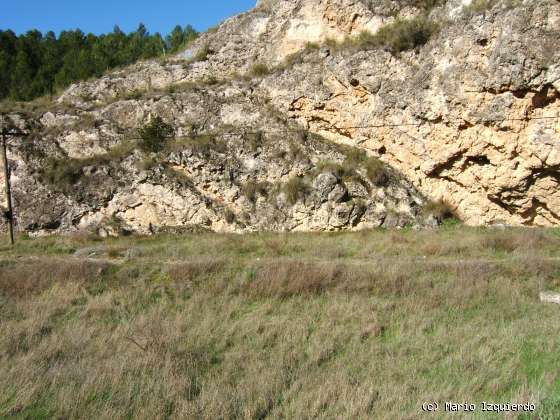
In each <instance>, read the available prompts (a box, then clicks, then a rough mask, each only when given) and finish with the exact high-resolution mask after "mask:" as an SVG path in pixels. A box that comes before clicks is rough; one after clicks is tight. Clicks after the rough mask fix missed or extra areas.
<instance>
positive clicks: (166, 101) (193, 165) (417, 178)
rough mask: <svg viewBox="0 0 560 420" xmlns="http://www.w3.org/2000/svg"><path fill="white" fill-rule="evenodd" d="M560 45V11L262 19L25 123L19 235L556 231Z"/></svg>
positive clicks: (431, 6) (485, 7)
mask: <svg viewBox="0 0 560 420" xmlns="http://www.w3.org/2000/svg"><path fill="white" fill-rule="evenodd" d="M559 46H560V3H559V2H558V1H553V0H534V1H524V2H523V1H514V0H503V1H499V0H476V1H474V2H469V1H462V2H461V1H455V0H450V1H447V2H445V1H437V0H393V1H391V0H379V1H372V0H339V1H333V0H267V1H265V0H263V1H260V2H259V3H258V4H257V7H256V8H255V9H254V10H252V11H250V12H248V13H245V14H242V15H239V16H235V17H233V18H231V19H229V20H227V21H225V22H224V23H222V24H221V25H220V26H219V27H217V28H216V29H214V30H211V31H209V32H208V33H206V34H204V35H203V36H202V37H201V38H200V39H198V40H197V41H196V42H195V43H194V44H193V45H191V46H190V47H189V49H188V50H187V51H185V52H183V53H181V54H180V55H178V56H175V57H167V58H166V59H165V60H158V61H149V62H142V63H138V64H136V65H134V66H131V67H129V68H125V69H121V70H119V71H116V72H113V73H111V74H108V75H106V76H105V77H103V78H101V79H98V80H92V81H87V82H83V83H79V84H77V85H74V86H72V87H70V88H69V89H68V90H67V91H66V92H64V93H63V94H62V95H61V96H60V97H59V98H57V100H56V101H55V102H54V103H50V104H47V105H44V104H42V105H40V106H39V105H36V106H35V107H32V106H30V105H27V106H26V107H25V108H24V109H21V110H17V112H16V110H12V112H11V113H10V115H9V119H10V121H12V123H13V124H15V125H17V126H19V127H20V128H21V129H22V130H24V131H25V132H26V133H27V135H26V136H24V137H22V138H12V139H10V145H11V146H10V153H9V157H10V164H11V166H12V167H13V172H12V181H13V184H14V193H15V203H16V212H17V213H16V215H17V223H18V227H19V228H20V229H25V230H28V231H33V232H45V231H57V230H62V231H69V230H77V229H97V230H100V231H102V232H112V231H113V232H117V231H131V232H143V233H147V232H149V231H155V230H166V229H172V230H177V229H178V230H184V229H193V228H200V227H204V228H207V229H211V230H215V231H252V230H264V229H266V230H288V231H291V230H340V229H361V228H366V227H375V226H399V225H400V226H403V225H405V224H428V225H433V224H434V223H436V222H437V219H441V216H442V215H441V214H438V213H442V212H444V211H443V210H442V208H441V207H442V205H439V206H434V205H430V204H429V203H431V202H432V203H433V202H439V201H442V200H443V201H444V202H445V203H446V205H447V206H449V207H450V209H451V210H453V211H454V212H455V213H456V214H457V215H458V216H459V217H460V218H461V219H462V220H463V221H465V222H466V223H468V224H472V225H479V224H490V223H498V222H505V223H509V224H516V225H543V226H551V225H558V224H559V223H560V191H559V189H558V186H559V182H560V134H559V131H560V122H559V118H558V115H559V111H560V110H559V108H560V95H559V91H560V64H559V63H560V60H559V58H560V52H559V51H560V49H559V48H558V47H559ZM158 118H161V120H162V121H163V122H164V123H165V124H166V126H168V127H169V128H170V129H171V131H172V133H173V135H172V136H168V137H166V138H165V139H163V140H162V145H161V148H159V149H158V150H151V151H150V150H146V148H145V147H144V148H143V147H142V141H143V140H145V139H143V138H142V136H141V135H140V134H139V133H140V132H141V131H142V130H141V129H142V127H146V126H147V125H149V124H150V121H154V120H156V119H158ZM2 185H3V182H2Z"/></svg>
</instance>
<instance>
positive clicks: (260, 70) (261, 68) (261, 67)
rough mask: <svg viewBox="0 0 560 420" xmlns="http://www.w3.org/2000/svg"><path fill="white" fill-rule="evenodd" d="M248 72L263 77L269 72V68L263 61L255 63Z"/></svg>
mask: <svg viewBox="0 0 560 420" xmlns="http://www.w3.org/2000/svg"><path fill="white" fill-rule="evenodd" d="M249 74H250V75H251V76H252V77H263V76H266V75H267V74H270V69H269V68H268V66H267V65H266V64H264V63H255V64H253V66H252V67H251V69H250V70H249Z"/></svg>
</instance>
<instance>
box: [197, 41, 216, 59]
mask: <svg viewBox="0 0 560 420" xmlns="http://www.w3.org/2000/svg"><path fill="white" fill-rule="evenodd" d="M211 53H212V50H211V49H210V46H209V45H208V44H204V45H203V46H202V47H201V48H200V49H199V50H198V51H197V52H196V54H195V55H194V57H193V58H194V60H195V61H206V60H208V56H209V55H210V54H211Z"/></svg>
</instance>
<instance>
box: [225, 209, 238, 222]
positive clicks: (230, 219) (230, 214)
mask: <svg viewBox="0 0 560 420" xmlns="http://www.w3.org/2000/svg"><path fill="white" fill-rule="evenodd" d="M224 217H225V219H226V222H227V223H229V224H230V225H231V224H232V223H235V220H236V219H237V217H236V216H235V213H234V212H233V211H231V210H230V209H226V210H225V211H224Z"/></svg>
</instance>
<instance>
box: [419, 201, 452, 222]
mask: <svg viewBox="0 0 560 420" xmlns="http://www.w3.org/2000/svg"><path fill="white" fill-rule="evenodd" d="M424 214H425V215H427V216H433V217H435V218H436V220H437V221H438V222H440V223H442V222H444V221H445V220H452V219H456V220H459V218H458V217H457V216H456V214H455V212H454V211H453V209H452V208H451V206H450V205H449V204H448V203H446V202H445V201H444V200H439V201H430V202H429V203H428V204H426V205H425V206H424Z"/></svg>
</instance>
